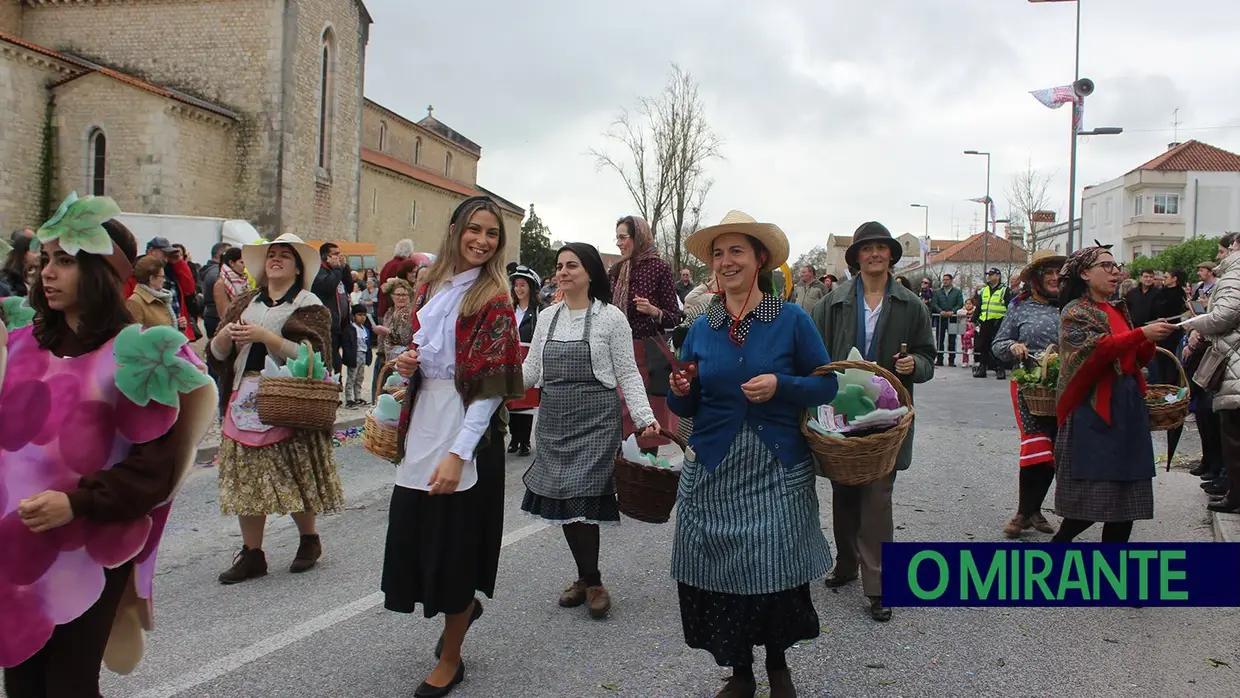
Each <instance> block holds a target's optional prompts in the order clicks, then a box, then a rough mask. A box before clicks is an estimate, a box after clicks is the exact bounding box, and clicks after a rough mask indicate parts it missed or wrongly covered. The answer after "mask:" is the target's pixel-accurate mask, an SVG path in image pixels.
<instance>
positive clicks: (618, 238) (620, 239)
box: [616, 235, 629, 242]
mask: <svg viewBox="0 0 1240 698" xmlns="http://www.w3.org/2000/svg"><path fill="white" fill-rule="evenodd" d="M628 239H629V236H628V235H617V236H616V242H624V241H625V240H628Z"/></svg>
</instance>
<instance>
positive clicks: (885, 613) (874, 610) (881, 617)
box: [870, 596, 891, 623]
mask: <svg viewBox="0 0 1240 698" xmlns="http://www.w3.org/2000/svg"><path fill="white" fill-rule="evenodd" d="M870 617H871V618H873V619H874V620H876V621H878V622H879V623H886V622H887V621H889V620H891V609H890V608H889V607H887V606H884V605H883V597H881V596H871V597H870Z"/></svg>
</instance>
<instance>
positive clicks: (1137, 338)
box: [1057, 298, 1153, 425]
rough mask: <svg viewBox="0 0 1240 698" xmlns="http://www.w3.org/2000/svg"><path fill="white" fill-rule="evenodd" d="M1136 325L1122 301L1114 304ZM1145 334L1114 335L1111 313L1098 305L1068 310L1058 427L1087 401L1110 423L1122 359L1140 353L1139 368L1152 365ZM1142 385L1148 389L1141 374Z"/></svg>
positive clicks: (1077, 303) (1063, 322) (1063, 324)
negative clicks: (1114, 384) (1114, 390)
mask: <svg viewBox="0 0 1240 698" xmlns="http://www.w3.org/2000/svg"><path fill="white" fill-rule="evenodd" d="M1111 305H1112V306H1113V307H1114V308H1116V309H1118V310H1119V311H1120V313H1121V314H1122V315H1123V316H1124V319H1125V320H1127V321H1128V325H1129V327H1131V326H1132V318H1131V317H1129V315H1128V308H1127V306H1126V305H1125V304H1124V302H1123V301H1122V300H1119V301H1112V302H1111ZM1144 340H1145V335H1144V333H1142V331H1141V330H1140V329H1139V328H1138V329H1134V330H1129V331H1128V332H1125V333H1123V334H1120V335H1115V334H1112V332H1111V323H1110V321H1109V320H1108V319H1107V314H1106V311H1105V310H1103V308H1102V306H1100V305H1098V303H1097V302H1096V301H1093V300H1090V299H1089V298H1078V299H1077V300H1074V301H1072V302H1070V303H1068V305H1067V306H1065V307H1064V309H1063V312H1062V313H1061V314H1060V320H1059V386H1058V392H1059V402H1058V406H1057V412H1058V418H1059V423H1060V424H1061V425H1062V424H1063V423H1064V422H1065V421H1066V420H1067V418H1068V416H1069V415H1071V414H1072V411H1073V410H1074V409H1076V407H1077V406H1079V405H1081V404H1083V403H1085V402H1086V401H1088V403H1089V405H1090V407H1091V408H1093V410H1094V411H1095V412H1097V413H1098V414H1099V415H1100V416H1101V417H1102V418H1103V419H1104V420H1105V421H1107V422H1110V404H1111V386H1112V383H1114V381H1115V379H1116V378H1117V377H1119V376H1120V375H1121V374H1123V369H1122V368H1121V365H1120V357H1121V356H1123V355H1124V354H1126V353H1127V352H1129V351H1136V352H1137V365H1138V366H1140V365H1142V364H1144V363H1148V361H1149V359H1150V358H1151V356H1152V354H1153V345H1149V346H1148V347H1143V344H1149V343H1148V342H1145V341H1144ZM1137 381H1138V383H1139V384H1140V387H1141V390H1142V391H1144V390H1145V385H1144V380H1143V379H1142V377H1141V375H1140V373H1139V372H1138V374H1137Z"/></svg>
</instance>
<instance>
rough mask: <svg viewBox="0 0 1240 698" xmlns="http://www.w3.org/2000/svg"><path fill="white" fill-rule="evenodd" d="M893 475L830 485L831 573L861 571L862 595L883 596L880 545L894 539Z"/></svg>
mask: <svg viewBox="0 0 1240 698" xmlns="http://www.w3.org/2000/svg"><path fill="white" fill-rule="evenodd" d="M895 482H896V474H895V473H894V472H892V473H891V474H890V475H888V476H887V477H885V478H882V479H880V480H875V481H874V482H871V483H867V484H865V485H836V484H835V483H832V484H831V490H832V498H831V499H832V503H831V518H832V521H833V526H832V528H834V529H835V549H836V556H835V571H834V575H835V576H838V577H844V578H848V577H856V576H857V568H858V566H860V568H861V590H862V592H863V593H865V595H866V596H880V597H881V596H882V595H883V543H886V542H891V541H892V540H894V539H895V524H894V523H893V521H892V515H891V493H892V490H894V489H895Z"/></svg>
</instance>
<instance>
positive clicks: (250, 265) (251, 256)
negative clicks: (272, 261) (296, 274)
mask: <svg viewBox="0 0 1240 698" xmlns="http://www.w3.org/2000/svg"><path fill="white" fill-rule="evenodd" d="M272 245H288V246H289V247H292V248H293V251H294V252H296V253H297V256H298V257H301V266H302V269H303V270H304V271H303V273H302V275H301V286H302V288H304V289H306V290H307V291H308V290H310V286H311V285H313V284H314V277H315V276H317V275H318V273H319V264H320V262H321V260H320V258H319V251H318V250H316V249H314V248H313V247H311V246H309V245H307V244H306V243H305V241H304V240H302V239H301V238H300V237H298V236H296V235H294V234H292V233H284V234H283V235H281V236H280V237H278V238H276V239H275V240H264V241H262V242H256V243H253V244H250V245H242V246H241V261H243V262H245V268H246V271H248V272H250V276H252V277H254V282H255V283H256V284H257V285H259V286H266V285H267V248H269V247H271V246H272Z"/></svg>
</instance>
